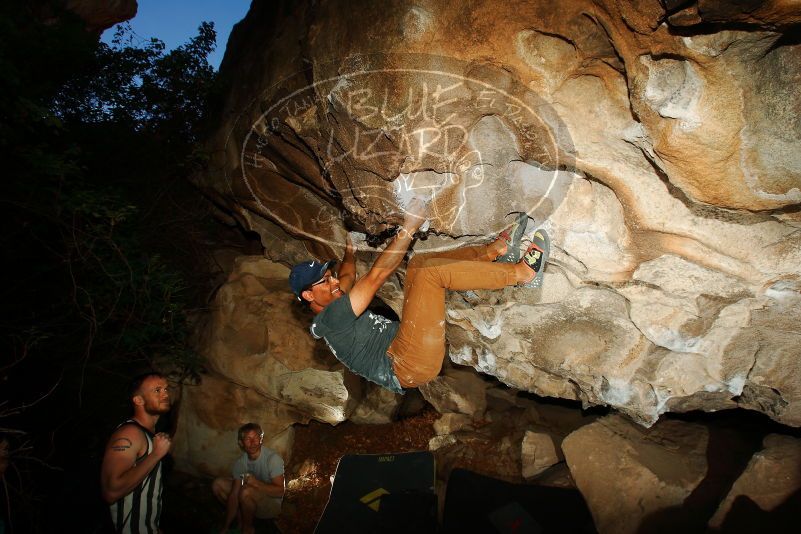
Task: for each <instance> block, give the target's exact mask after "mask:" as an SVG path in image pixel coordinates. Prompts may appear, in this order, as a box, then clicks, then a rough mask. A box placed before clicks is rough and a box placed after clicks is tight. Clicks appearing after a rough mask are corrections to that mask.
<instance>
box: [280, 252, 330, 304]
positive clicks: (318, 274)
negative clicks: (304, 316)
mask: <svg viewBox="0 0 801 534" xmlns="http://www.w3.org/2000/svg"><path fill="white" fill-rule="evenodd" d="M335 263H336V260H330V261H327V262H325V263H320V262H319V261H317V260H310V261H304V262H303V263H298V264H297V265H295V266H294V267H292V272H290V273H289V287H291V288H292V292H293V293H295V296H296V297H298V300H300V294H301V293H303V290H304V289H306V288H307V287H309V286H310V285H312V284H313V283H315V282H318V281H320V280H322V279H323V277H324V276H325V272H326V271H327V270H328V269H330V268H331V266H332V265H333V264H335Z"/></svg>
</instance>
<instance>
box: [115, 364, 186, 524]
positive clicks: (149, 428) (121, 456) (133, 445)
mask: <svg viewBox="0 0 801 534" xmlns="http://www.w3.org/2000/svg"><path fill="white" fill-rule="evenodd" d="M130 398H131V403H132V404H133V412H134V413H133V417H131V419H128V420H127V421H125V422H124V423H122V424H121V425H120V426H118V427H117V429H116V430H115V431H114V433H113V434H112V435H111V438H109V441H108V445H106V452H105V455H104V456H103V466H102V468H101V473H100V486H101V489H102V493H103V499H105V500H106V502H108V503H109V504H110V505H111V520H112V521H113V522H114V528H115V529H116V531H117V532H120V533H125V534H128V533H142V534H144V533H148V534H157V533H158V532H159V518H160V516H161V491H162V480H161V460H162V458H164V456H165V455H166V454H167V452H169V450H170V437H169V436H168V435H167V434H165V433H163V432H161V433H158V434H156V433H155V431H156V422H157V421H158V420H159V416H160V415H162V414H165V413H167V412H168V411H169V410H170V394H169V390H168V386H167V380H166V379H165V378H164V377H163V376H162V375H160V374H158V373H146V374H143V375H139V376H138V377H136V378H134V380H133V381H132V382H131V397H130Z"/></svg>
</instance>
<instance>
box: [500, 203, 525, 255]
mask: <svg viewBox="0 0 801 534" xmlns="http://www.w3.org/2000/svg"><path fill="white" fill-rule="evenodd" d="M510 215H514V222H512V224H511V225H510V226H509V227H508V228H506V230H504V231H503V232H501V233H500V234H498V237H500V238H501V239H503V240H504V241H506V254H501V255H500V256H498V257H497V258H495V261H497V262H500V263H517V262H518V261H519V260H520V242H521V240H522V239H523V235H524V234H525V233H526V225H527V223H528V221H529V220H530V217H529V216H528V214H526V213H525V212H523V211H513V212H511V213H508V214H507V215H506V216H507V217H509V216H510Z"/></svg>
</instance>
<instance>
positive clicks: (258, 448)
mask: <svg viewBox="0 0 801 534" xmlns="http://www.w3.org/2000/svg"><path fill="white" fill-rule="evenodd" d="M263 439H264V431H262V429H261V427H260V426H259V425H257V424H256V423H247V424H246V425H242V427H241V428H240V429H239V446H240V447H241V448H242V450H244V451H245V453H244V454H243V455H242V457H240V458H239V459H238V460H237V461H236V463H234V467H233V469H232V470H231V474H232V475H233V478H228V477H225V478H216V479H215V480H214V483H213V484H212V490H213V491H214V495H216V496H217V498H218V499H220V501H222V502H223V503H225V505H226V508H227V514H226V517H225V525H224V526H223V528H222V532H227V531H228V528H229V527H230V526H231V523H232V522H233V520H234V518H236V517H237V516H238V517H239V524H240V527H241V529H242V532H243V534H250V533H252V532H255V531H254V529H253V518H254V517H259V518H262V519H272V518H274V517H277V516H278V514H279V513H280V512H281V498H282V497H283V496H284V461H283V460H282V459H281V456H279V454H278V453H277V452H275V451H274V450H272V449H268V448H267V447H264V446H262V440H263Z"/></svg>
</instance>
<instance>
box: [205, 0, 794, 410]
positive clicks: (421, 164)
mask: <svg viewBox="0 0 801 534" xmlns="http://www.w3.org/2000/svg"><path fill="white" fill-rule="evenodd" d="M732 4H733V3H730V2H715V1H701V2H697V3H695V2H689V3H685V2H664V3H660V2H657V1H647V2H641V1H638V2H634V1H629V0H617V1H615V0H596V1H590V0H573V1H570V2H559V3H553V2H541V1H533V2H532V1H530V0H526V1H522V0H521V1H509V2H490V1H483V2H472V3H469V4H464V3H436V2H424V3H422V4H420V3H415V4H413V3H410V2H401V1H394V2H384V3H381V4H376V3H373V2H367V1H356V2H344V1H329V2H299V3H296V4H293V5H292V6H289V7H286V8H282V9H279V8H278V7H274V6H273V4H272V3H271V2H267V1H255V2H254V3H253V5H252V7H251V10H250V12H249V14H248V16H247V17H246V19H245V20H244V21H243V22H242V23H240V24H239V25H238V26H237V27H236V28H235V30H234V32H233V33H232V35H231V38H230V41H229V43H228V49H227V52H226V56H225V59H224V61H223V65H222V68H221V72H222V74H223V77H224V78H225V80H226V83H227V88H228V89H227V92H226V93H225V98H224V102H223V107H222V112H221V113H220V114H219V115H218V118H217V120H218V122H217V126H216V128H215V130H214V133H213V134H212V135H211V136H210V137H209V139H208V142H207V147H208V149H209V150H210V152H211V154H212V159H211V163H210V165H209V167H208V170H207V171H206V172H204V173H201V174H200V175H198V176H197V178H196V181H197V183H198V185H199V186H200V187H201V188H202V189H203V190H204V191H205V192H206V193H207V194H208V195H210V196H211V197H212V198H213V199H214V200H215V202H216V203H217V204H218V206H219V207H220V208H222V209H223V210H225V211H227V212H229V214H231V215H233V217H234V218H235V219H236V220H237V221H238V223H239V224H241V225H242V226H244V227H245V228H248V229H251V230H253V231H256V232H258V233H259V234H260V235H261V237H262V242H263V244H264V245H265V247H266V254H267V255H268V256H269V257H270V258H272V259H273V260H276V261H279V262H282V263H284V264H287V265H288V264H291V263H293V262H295V261H299V260H300V259H302V258H304V257H306V256H317V257H319V258H327V257H332V256H333V255H335V254H339V253H341V250H342V244H343V239H344V235H345V228H346V227H347V228H349V229H354V230H358V231H360V232H362V233H364V234H367V239H366V240H364V241H361V242H360V243H359V248H360V252H359V260H360V265H366V264H367V262H369V261H370V260H371V259H372V258H373V257H374V255H375V250H374V249H372V248H371V247H372V246H375V245H379V244H380V243H381V242H382V240H385V239H386V238H387V236H388V232H387V230H388V229H391V227H392V226H393V225H396V224H397V223H398V222H399V221H400V220H401V218H402V210H403V207H404V205H406V203H407V202H408V201H409V199H410V198H412V197H414V196H422V197H425V198H427V199H430V200H431V201H432V204H431V214H432V220H431V224H430V227H429V233H430V236H429V239H428V240H426V241H419V242H418V243H417V244H416V245H415V250H416V251H422V250H430V249H436V248H448V247H453V246H457V245H460V244H466V243H470V242H479V241H484V240H486V239H488V238H489V236H491V235H493V234H495V233H496V232H497V231H498V230H499V229H500V228H501V226H502V224H503V223H502V221H503V216H504V215H505V214H506V213H507V212H509V211H511V210H514V209H524V210H527V211H529V213H530V214H532V216H533V217H535V218H536V219H537V220H538V221H539V223H540V224H541V225H542V226H543V227H544V228H546V229H547V230H548V231H549V233H550V234H551V236H552V248H553V250H552V255H551V259H552V261H551V263H550V265H549V266H548V268H547V270H546V275H545V284H544V288H543V289H541V290H524V289H506V290H504V291H494V292H466V293H461V294H451V295H450V297H449V305H448V308H449V313H448V316H447V321H448V341H449V356H450V358H451V359H452V360H453V361H454V362H456V363H460V364H465V365H470V366H473V367H474V368H475V369H477V370H478V371H480V372H482V373H487V374H490V375H493V376H496V377H498V378H499V379H500V380H502V381H503V382H505V383H506V384H508V385H510V386H513V387H515V388H519V389H522V390H526V391H530V392H534V393H537V394H540V395H545V396H553V397H561V398H567V399H578V400H581V401H582V402H583V403H584V404H585V405H597V404H603V405H609V406H612V407H614V408H616V409H617V410H619V411H621V412H623V413H625V414H627V415H628V416H630V417H631V418H632V419H634V420H635V421H637V422H638V423H640V424H642V425H645V426H648V425H652V424H653V423H654V422H655V421H657V419H658V418H659V416H660V414H662V413H664V412H667V411H688V410H696V409H700V410H719V409H722V408H726V407H732V406H737V405H738V406H742V407H746V408H749V409H753V410H758V411H761V412H764V413H766V414H768V415H769V416H770V417H772V418H773V419H775V420H777V421H780V422H782V423H785V424H788V425H793V426H799V425H801V369H799V362H800V361H801V326H799V325H801V215H799V210H800V208H799V204H800V203H801V150H799V146H801V127H799V124H801V123H799V121H798V109H799V106H801V92H799V91H798V87H799V81H801V79H800V78H799V76H801V74H800V73H801V68H799V67H801V45H799V44H798V40H797V38H794V37H793V36H792V34H791V33H790V32H791V31H792V28H793V26H792V25H793V24H795V23H797V22H798V21H799V17H800V13H801V8H799V4H798V3H797V2H789V1H788V2H785V1H774V2H763V3H760V6H759V7H758V8H754V7H753V6H751V7H748V6H745V4H743V7H737V6H733V5H732ZM665 5H667V6H675V7H669V9H666V8H665V7H664V6H665ZM706 23H714V24H715V25H714V26H709V25H706ZM257 278H258V277H254V278H253V279H252V280H250V279H248V277H247V276H246V275H244V274H243V275H241V276H240V279H239V280H238V281H235V282H231V284H233V285H231V288H233V287H234V285H235V284H238V286H237V289H236V291H235V292H234V293H230V294H227V293H226V292H228V291H229V289H224V290H221V294H222V296H221V297H218V298H221V299H223V300H224V301H225V306H227V309H228V311H226V312H225V313H228V314H232V315H231V316H233V315H236V314H237V313H239V312H237V311H236V308H237V307H242V306H252V307H254V310H256V311H255V312H254V317H256V316H258V314H264V315H263V316H264V317H268V319H267V320H266V321H264V322H263V324H262V326H263V325H264V324H268V325H269V324H271V322H273V323H274V322H275V321H276V320H277V318H278V317H281V329H282V330H283V331H284V332H287V333H286V334H282V333H280V330H279V329H275V328H273V329H270V328H269V326H268V329H270V332H271V334H272V333H273V332H274V333H275V334H276V335H277V336H279V339H280V343H279V342H277V341H276V340H275V339H274V338H272V337H271V338H270V341H269V343H270V344H271V349H270V350H269V351H267V353H266V356H265V355H264V351H265V347H266V343H267V342H266V341H265V335H264V334H263V332H261V333H260V331H259V326H258V325H257V324H255V323H254V324H247V325H245V324H242V325H241V326H240V327H238V328H240V330H239V331H236V332H234V331H231V335H228V334H225V331H226V330H225V329H226V327H225V326H224V324H225V322H226V321H228V320H229V319H227V318H224V317H223V311H215V314H216V316H217V319H215V320H216V321H217V324H218V325H219V326H217V327H216V328H217V330H216V331H217V332H219V334H217V335H218V341H215V342H213V343H212V346H213V347H214V348H213V350H211V353H210V357H211V360H212V362H213V363H212V366H213V367H214V369H215V370H217V371H218V372H220V373H221V374H223V375H226V376H229V377H230V378H231V379H232V380H235V381H237V382H239V383H243V384H247V385H249V387H253V388H255V389H257V390H258V391H260V392H262V393H263V394H265V395H268V396H271V397H272V398H276V399H286V401H288V402H290V403H291V404H292V405H293V406H296V407H297V408H298V409H303V410H305V411H306V412H307V413H310V414H311V415H312V416H314V417H317V418H321V419H323V420H341V418H344V417H347V413H348V412H349V409H348V407H349V406H350V404H349V402H350V397H349V396H348V393H347V392H346V389H347V388H346V387H345V386H344V379H343V377H342V374H341V371H337V370H332V368H330V366H329V365H321V364H320V362H319V359H320V355H319V350H320V347H319V346H315V345H314V344H313V342H312V341H311V340H310V339H309V336H308V335H307V334H306V332H305V329H304V328H303V327H302V326H301V325H300V324H298V323H295V322H292V321H284V320H283V318H285V317H286V312H285V311H281V312H280V313H278V314H276V315H272V316H271V315H269V314H270V309H275V310H282V308H281V307H282V306H288V304H281V303H282V302H284V301H289V300H291V295H290V294H289V293H288V292H287V291H286V289H285V286H284V287H283V288H281V287H279V286H280V284H279V282H278V281H277V278H276V281H275V283H274V285H270V284H266V285H265V284H264V283H262V282H260V281H258V280H257ZM402 278H403V277H402V273H401V275H400V276H399V277H398V279H397V280H393V282H392V284H389V285H388V286H387V287H386V288H385V290H383V291H382V292H381V294H380V295H381V297H382V298H383V299H384V300H385V301H386V302H387V303H388V304H389V305H390V306H392V307H393V308H395V309H396V310H398V309H399V304H400V299H401V295H402V292H401V284H402ZM281 291H283V293H281ZM251 292H252V293H251ZM234 299H243V300H242V302H239V303H237V302H234ZM268 303H269V304H268ZM221 309H222V308H221ZM234 334H235V335H234ZM243 344H250V345H252V346H250V345H248V346H247V347H244V346H243ZM234 346H240V347H242V348H241V350H240V349H237V350H238V351H239V352H240V353H241V352H244V353H248V354H253V355H259V356H253V357H252V359H251V360H247V359H245V360H242V362H241V363H233V361H234V360H233V358H231V357H230V354H228V352H230V351H231V350H232V349H231V347H234ZM290 353H291V354H290ZM315 355H316V356H315ZM303 369H306V371H304V370H303ZM290 373H294V374H299V375H302V374H303V373H309V375H310V376H311V375H313V381H314V382H315V383H323V384H324V385H323V386H321V387H320V390H319V393H320V396H321V397H322V396H324V397H325V398H326V399H327V400H326V401H325V402H326V404H325V406H326V407H325V408H324V409H322V411H321V412H318V413H315V408H314V406H315V405H316V404H319V400H318V396H317V393H314V394H309V393H308V391H307V388H306V385H305V384H307V383H308V382H306V381H305V379H295V380H296V381H295V382H293V384H298V387H296V388H294V389H291V391H290V388H289V386H287V385H286V384H285V383H284V382H282V381H280V380H279V381H277V382H275V381H273V382H271V383H269V384H268V383H264V380H265V379H264V378H263V376H264V375H265V374H271V375H272V376H289V374H290ZM354 402H355V401H354ZM322 412H325V413H322Z"/></svg>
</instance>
